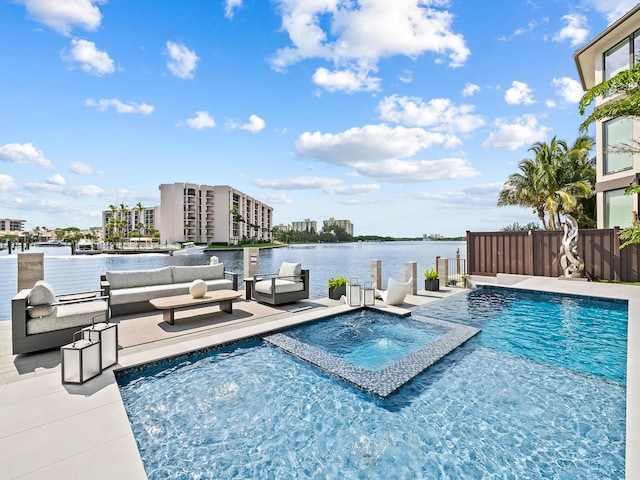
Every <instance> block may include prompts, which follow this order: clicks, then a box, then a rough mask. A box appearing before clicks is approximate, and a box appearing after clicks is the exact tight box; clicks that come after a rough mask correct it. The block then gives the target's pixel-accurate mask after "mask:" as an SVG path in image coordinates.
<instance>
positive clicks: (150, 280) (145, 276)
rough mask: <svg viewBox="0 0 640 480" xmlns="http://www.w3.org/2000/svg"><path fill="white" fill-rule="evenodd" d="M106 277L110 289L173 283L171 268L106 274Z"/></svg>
mask: <svg viewBox="0 0 640 480" xmlns="http://www.w3.org/2000/svg"><path fill="white" fill-rule="evenodd" d="M106 276H107V281H108V282H109V284H110V285H111V288H112V289H118V288H132V287H145V286H148V285H166V284H168V283H171V282H172V281H173V278H172V276H171V267H162V268H153V269H150V270H123V271H116V272H107V274H106Z"/></svg>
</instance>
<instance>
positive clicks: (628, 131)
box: [603, 117, 633, 174]
mask: <svg viewBox="0 0 640 480" xmlns="http://www.w3.org/2000/svg"><path fill="white" fill-rule="evenodd" d="M603 125H604V173H605V174H608V173H616V172H621V171H623V170H628V169H630V168H632V167H633V154H632V153H631V152H621V151H618V149H620V148H622V147H624V146H630V145H631V144H632V142H633V120H632V119H631V118H629V117H621V118H616V119H613V120H609V121H608V122H605V123H604V124H603Z"/></svg>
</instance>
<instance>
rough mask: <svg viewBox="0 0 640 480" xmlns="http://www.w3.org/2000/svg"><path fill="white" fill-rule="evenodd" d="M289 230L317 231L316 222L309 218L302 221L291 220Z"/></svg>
mask: <svg viewBox="0 0 640 480" xmlns="http://www.w3.org/2000/svg"><path fill="white" fill-rule="evenodd" d="M291 230H293V231H294V232H315V233H318V222H316V221H315V220H311V219H309V218H307V219H305V220H303V221H302V222H291Z"/></svg>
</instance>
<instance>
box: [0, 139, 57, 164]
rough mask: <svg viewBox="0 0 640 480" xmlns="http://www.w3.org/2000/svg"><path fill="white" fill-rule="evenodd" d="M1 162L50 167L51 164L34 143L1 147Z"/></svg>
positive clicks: (11, 144)
mask: <svg viewBox="0 0 640 480" xmlns="http://www.w3.org/2000/svg"><path fill="white" fill-rule="evenodd" d="M0 160H3V161H5V162H11V163H33V164H34V165H40V166H41V167H50V166H51V162H50V161H49V160H47V159H46V158H45V156H44V153H43V152H42V150H38V149H37V148H36V147H34V146H33V144H32V143H22V144H20V143H8V144H6V145H2V146H1V147H0Z"/></svg>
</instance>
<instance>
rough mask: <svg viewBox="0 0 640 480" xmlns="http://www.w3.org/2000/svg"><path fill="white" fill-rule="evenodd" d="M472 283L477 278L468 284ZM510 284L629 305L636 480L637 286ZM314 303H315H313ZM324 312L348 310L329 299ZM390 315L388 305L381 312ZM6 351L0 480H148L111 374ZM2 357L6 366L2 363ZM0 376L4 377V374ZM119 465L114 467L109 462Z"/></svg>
mask: <svg viewBox="0 0 640 480" xmlns="http://www.w3.org/2000/svg"><path fill="white" fill-rule="evenodd" d="M499 277H500V276H498V278H493V279H479V280H478V284H481V283H487V284H498V285H500V286H505V287H508V286H509V285H505V284H503V283H500V280H501V279H500V278H499ZM474 280H475V278H474ZM517 280H518V281H517V283H516V282H513V283H514V284H513V285H512V286H513V287H515V288H521V289H526V290H538V291H548V292H556V293H566V294H576V295H586V296H596V297H604V298H617V299H622V300H627V301H628V307H629V323H628V339H629V340H628V351H627V402H626V404H627V413H626V459H625V462H626V464H625V471H626V475H625V477H626V478H627V479H628V480H632V479H636V478H640V409H637V408H631V406H633V405H638V404H640V295H638V293H639V292H640V290H639V288H640V287H636V286H629V285H620V284H605V283H596V282H577V281H576V282H571V281H562V280H560V279H553V278H549V277H524V276H521V277H520V278H518V279H517ZM464 291H466V290H464V289H460V288H452V289H449V288H446V289H443V291H442V292H440V293H432V292H425V291H420V292H419V293H418V295H414V296H408V297H407V304H408V305H405V306H407V307H408V308H409V309H411V308H413V307H415V306H418V305H421V304H424V303H426V302H429V301H436V300H439V299H441V298H444V297H446V296H449V295H452V294H457V293H463V292H464ZM317 301H318V299H314V302H317ZM326 307H327V308H326V309H323V313H322V316H324V315H326V314H327V313H326V312H327V311H329V310H333V311H336V312H339V311H346V310H348V309H349V307H348V306H346V305H340V304H337V303H336V302H331V301H328V302H327V305H326ZM382 308H384V309H388V310H389V311H392V310H394V307H387V306H382ZM311 313H312V312H303V313H297V314H283V315H280V316H274V317H271V318H269V319H265V323H264V324H263V325H259V326H257V328H258V329H263V330H265V331H267V330H269V329H270V331H274V330H278V329H280V328H283V327H286V326H289V325H292V324H295V323H297V321H305V319H307V320H309V319H311V318H312V316H311ZM255 331H256V326H252V327H246V328H243V327H241V326H238V328H236V329H235V330H233V331H219V332H216V333H209V334H204V335H198V336H194V337H189V338H186V337H184V338H180V339H178V340H176V341H163V342H158V343H155V344H147V345H144V346H141V347H135V348H130V349H126V350H123V351H122V352H121V356H120V362H119V365H118V368H120V367H122V368H124V367H128V366H132V365H136V364H140V363H146V362H149V361H153V360H158V359H160V358H164V357H168V356H173V355H176V354H180V353H185V352H188V351H192V350H195V349H198V348H203V347H207V346H212V345H217V344H221V343H225V342H229V341H233V339H234V338H238V339H239V338H244V337H247V336H251V335H253V334H254V333H255ZM10 351H11V324H10V322H0V360H1V361H0V451H2V452H3V457H4V458H5V459H10V460H5V461H3V475H5V476H7V477H8V478H18V477H19V478H21V479H31V480H33V479H47V480H48V479H56V478H82V477H83V476H84V475H86V472H87V471H90V472H92V478H93V479H95V480H101V479H105V480H110V479H112V478H127V479H131V480H138V479H140V480H143V479H146V478H147V477H146V474H145V472H144V467H143V465H142V460H141V458H140V455H139V453H138V449H137V446H136V442H135V439H134V437H133V432H132V430H131V426H130V424H129V421H128V418H127V414H126V411H125V409H124V405H123V404H122V399H121V397H120V393H119V389H118V386H117V383H116V380H115V376H114V374H113V370H114V369H113V368H110V369H109V370H106V371H105V372H104V373H103V374H102V375H100V376H98V377H96V378H95V379H93V380H90V381H89V382H87V383H85V384H84V385H79V386H70V385H62V384H61V382H60V366H59V358H58V357H59V356H56V358H55V359H52V356H51V355H46V354H39V355H33V356H28V357H27V358H26V361H27V362H31V363H32V364H31V365H30V366H29V367H28V368H27V369H26V370H25V371H20V370H19V371H17V372H16V373H15V377H14V376H13V375H14V374H13V373H12V374H10V375H11V376H10V378H8V379H7V376H6V371H7V370H8V369H13V370H15V369H16V366H15V365H14V360H15V356H12V355H11V354H10ZM7 359H8V360H7ZM3 372H5V373H4V375H3ZM114 459H117V461H114Z"/></svg>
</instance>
